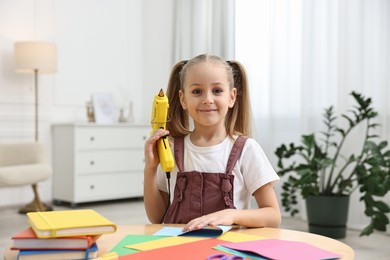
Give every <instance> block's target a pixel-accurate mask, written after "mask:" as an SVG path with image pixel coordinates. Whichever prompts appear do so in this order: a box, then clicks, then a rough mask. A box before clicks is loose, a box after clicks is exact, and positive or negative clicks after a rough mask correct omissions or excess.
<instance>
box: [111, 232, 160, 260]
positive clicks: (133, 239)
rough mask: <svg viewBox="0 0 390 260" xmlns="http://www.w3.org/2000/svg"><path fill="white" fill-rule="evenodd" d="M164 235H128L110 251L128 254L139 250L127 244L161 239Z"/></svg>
mask: <svg viewBox="0 0 390 260" xmlns="http://www.w3.org/2000/svg"><path fill="white" fill-rule="evenodd" d="M162 238H164V237H158V236H152V235H127V236H125V237H124V238H123V239H122V240H121V241H120V242H119V243H118V244H116V245H115V246H114V247H113V248H112V249H111V250H110V251H109V253H112V252H116V253H118V255H127V254H133V253H136V252H138V251H139V250H136V249H132V248H127V247H125V246H127V245H131V244H138V243H143V242H146V241H154V240H159V239H162Z"/></svg>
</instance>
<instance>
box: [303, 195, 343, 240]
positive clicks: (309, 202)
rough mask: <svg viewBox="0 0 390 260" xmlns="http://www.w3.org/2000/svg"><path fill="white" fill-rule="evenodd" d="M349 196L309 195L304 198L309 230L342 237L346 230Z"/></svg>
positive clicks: (328, 235)
mask: <svg viewBox="0 0 390 260" xmlns="http://www.w3.org/2000/svg"><path fill="white" fill-rule="evenodd" d="M348 205H349V196H309V197H307V198H306V209H307V218H308V221H309V232H310V233H315V234H319V235H323V236H327V237H331V238H344V237H345V235H346V231H347V225H346V223H347V218H348Z"/></svg>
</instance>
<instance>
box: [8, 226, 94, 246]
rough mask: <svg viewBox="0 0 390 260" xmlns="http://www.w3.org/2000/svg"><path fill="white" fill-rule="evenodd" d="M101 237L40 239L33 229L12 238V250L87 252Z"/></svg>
mask: <svg viewBox="0 0 390 260" xmlns="http://www.w3.org/2000/svg"><path fill="white" fill-rule="evenodd" d="M100 236H101V235H91V236H74V237H59V238H38V237H37V236H36V235H35V233H34V231H33V230H32V228H31V227H29V228H27V229H25V230H23V231H22V232H19V233H18V234H16V235H14V236H13V237H12V240H13V245H12V246H11V249H12V250H47V249H74V250H85V249H87V248H90V247H91V246H92V244H93V243H95V242H96V240H97V239H98V238H99V237H100Z"/></svg>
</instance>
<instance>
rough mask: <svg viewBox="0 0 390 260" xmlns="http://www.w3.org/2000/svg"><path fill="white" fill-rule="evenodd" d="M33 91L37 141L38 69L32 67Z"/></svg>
mask: <svg viewBox="0 0 390 260" xmlns="http://www.w3.org/2000/svg"><path fill="white" fill-rule="evenodd" d="M34 88H35V89H34V93H35V142H38V141H39V137H38V136H39V134H38V94H39V93H38V70H37V69H34Z"/></svg>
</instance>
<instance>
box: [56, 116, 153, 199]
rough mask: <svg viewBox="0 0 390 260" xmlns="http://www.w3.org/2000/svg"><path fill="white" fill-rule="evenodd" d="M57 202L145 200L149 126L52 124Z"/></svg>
mask: <svg viewBox="0 0 390 260" xmlns="http://www.w3.org/2000/svg"><path fill="white" fill-rule="evenodd" d="M52 130H53V132H52V133H53V169H54V175H53V199H54V203H56V204H59V203H61V202H63V201H64V202H69V203H70V204H71V205H72V206H74V205H76V204H77V203H82V202H92V201H102V200H111V199H121V198H132V197H142V196H143V168H144V153H143V147H144V143H145V140H146V139H147V137H148V135H149V133H150V130H151V128H150V126H146V125H135V124H131V125H130V124H107V125H106V124H104V125H98V124H88V123H85V124H59V125H54V126H53V129H52Z"/></svg>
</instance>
